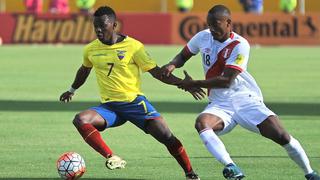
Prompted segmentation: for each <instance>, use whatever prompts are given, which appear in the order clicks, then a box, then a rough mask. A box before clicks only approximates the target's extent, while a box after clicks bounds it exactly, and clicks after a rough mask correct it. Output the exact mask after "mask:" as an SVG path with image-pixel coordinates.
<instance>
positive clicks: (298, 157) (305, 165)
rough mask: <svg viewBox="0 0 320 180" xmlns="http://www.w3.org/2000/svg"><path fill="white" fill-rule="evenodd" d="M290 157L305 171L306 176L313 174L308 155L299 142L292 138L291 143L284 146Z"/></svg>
mask: <svg viewBox="0 0 320 180" xmlns="http://www.w3.org/2000/svg"><path fill="white" fill-rule="evenodd" d="M283 147H284V149H285V150H287V152H288V155H289V157H290V158H291V159H292V160H293V161H294V162H295V163H296V164H297V165H298V166H299V167H300V168H301V169H302V170H303V171H304V173H305V174H309V173H312V172H313V170H312V168H311V166H310V162H309V159H308V157H307V154H306V153H305V152H304V150H303V148H302V146H301V144H300V143H299V141H298V140H296V139H295V138H293V137H292V136H290V142H289V143H288V144H286V145H284V146H283Z"/></svg>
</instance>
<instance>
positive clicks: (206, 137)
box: [200, 129, 233, 165]
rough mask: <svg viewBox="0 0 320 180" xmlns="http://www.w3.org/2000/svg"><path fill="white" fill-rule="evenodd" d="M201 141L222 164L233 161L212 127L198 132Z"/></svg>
mask: <svg viewBox="0 0 320 180" xmlns="http://www.w3.org/2000/svg"><path fill="white" fill-rule="evenodd" d="M200 138H201V139H202V142H203V143H204V144H205V146H206V147H207V149H208V151H209V152H210V153H211V154H212V155H213V156H214V157H215V158H216V159H217V160H218V161H220V162H221V163H222V164H224V165H227V164H230V163H233V161H232V159H231V158H230V155H229V153H228V152H227V150H226V148H225V146H224V144H223V143H222V141H221V140H220V139H219V137H218V136H217V135H216V134H215V133H214V132H213V130H212V129H207V130H204V131H202V132H201V133H200Z"/></svg>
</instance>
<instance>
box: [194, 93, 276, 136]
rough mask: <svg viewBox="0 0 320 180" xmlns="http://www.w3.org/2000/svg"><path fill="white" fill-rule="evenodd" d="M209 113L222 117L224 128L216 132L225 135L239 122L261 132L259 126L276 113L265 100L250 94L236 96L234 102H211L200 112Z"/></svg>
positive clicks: (245, 126) (247, 127)
mask: <svg viewBox="0 0 320 180" xmlns="http://www.w3.org/2000/svg"><path fill="white" fill-rule="evenodd" d="M202 113H208V114H213V115H215V116H218V117H220V118H221V119H222V120H223V122H224V128H223V130H221V131H218V132H216V133H217V134H218V135H223V134H226V133H228V132H230V131H231V130H232V129H233V128H234V127H235V126H236V125H237V124H239V125H240V126H242V127H243V128H245V129H248V130H249V131H252V132H255V133H258V134H260V131H259V129H258V127H257V125H258V124H260V123H262V122H263V121H264V120H265V119H267V117H269V116H271V115H275V113H274V112H272V111H271V110H270V109H269V108H267V107H266V105H265V104H264V103H263V101H262V100H261V99H260V98H258V97H254V96H252V95H250V94H248V95H243V96H240V97H234V98H233V100H232V102H230V103H227V104H226V102H221V103H210V104H209V105H208V106H207V107H206V108H205V109H204V110H203V111H202V112H201V113H200V114H202Z"/></svg>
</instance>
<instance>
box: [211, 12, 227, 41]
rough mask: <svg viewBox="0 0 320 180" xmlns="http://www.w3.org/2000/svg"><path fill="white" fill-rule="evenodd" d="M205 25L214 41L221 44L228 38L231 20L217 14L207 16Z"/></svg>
mask: <svg viewBox="0 0 320 180" xmlns="http://www.w3.org/2000/svg"><path fill="white" fill-rule="evenodd" d="M207 24H208V28H209V29H210V32H211V34H212V36H213V38H214V39H215V40H218V41H220V42H223V41H225V40H227V39H228V38H229V35H230V31H231V19H229V18H228V17H226V16H221V15H217V14H208V16H207Z"/></svg>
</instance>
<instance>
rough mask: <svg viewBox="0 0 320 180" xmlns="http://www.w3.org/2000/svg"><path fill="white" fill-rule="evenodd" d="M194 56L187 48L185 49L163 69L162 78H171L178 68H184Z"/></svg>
mask: <svg viewBox="0 0 320 180" xmlns="http://www.w3.org/2000/svg"><path fill="white" fill-rule="evenodd" d="M192 56H193V54H191V53H190V51H189V50H187V47H185V48H183V49H182V50H181V51H180V53H178V54H177V55H176V56H175V57H174V58H173V60H172V61H170V62H169V63H168V64H166V65H164V66H162V67H161V75H162V77H169V76H170V74H171V73H172V72H173V71H174V70H175V69H176V68H180V67H182V66H183V65H184V64H185V63H186V62H187V61H188V60H189V59H190V58H191V57H192Z"/></svg>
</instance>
